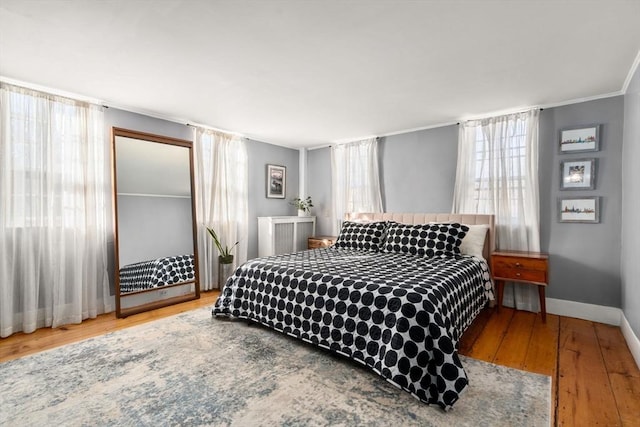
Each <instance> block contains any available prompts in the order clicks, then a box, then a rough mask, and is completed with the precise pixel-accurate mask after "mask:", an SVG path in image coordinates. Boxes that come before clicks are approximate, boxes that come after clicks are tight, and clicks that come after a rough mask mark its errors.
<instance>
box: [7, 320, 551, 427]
mask: <svg viewBox="0 0 640 427" xmlns="http://www.w3.org/2000/svg"><path fill="white" fill-rule="evenodd" d="M463 364H464V366H465V368H466V369H467V372H468V374H469V378H470V386H469V387H468V388H467V391H465V393H464V394H463V395H462V397H461V398H460V400H459V401H458V402H457V403H456V404H455V406H454V407H453V409H452V410H451V411H449V412H446V413H445V412H443V411H442V410H441V409H440V408H439V407H436V406H428V405H425V404H424V403H421V402H420V401H418V400H417V399H415V398H414V397H412V396H411V395H409V394H408V393H406V392H404V391H402V390H399V389H397V388H396V387H395V386H393V385H391V384H389V383H388V382H386V381H385V380H383V379H382V378H381V377H379V376H377V375H376V374H374V373H372V372H369V371H367V370H366V369H364V368H362V367H360V366H359V365H357V364H355V363H353V362H351V361H349V360H346V359H344V358H342V357H340V356H334V355H332V354H330V353H329V352H327V351H324V350H321V349H318V348H316V347H314V346H311V345H309V344H306V343H303V342H300V341H297V340H294V339H292V338H290V337H287V336H285V335H282V334H280V333H278V332H274V331H271V330H268V329H266V328H263V327H260V326H258V325H253V326H249V325H248V324H247V323H246V322H243V321H230V320H228V319H215V318H212V317H211V313H210V311H209V309H206V308H203V309H197V310H193V311H190V312H187V313H183V314H180V315H176V316H173V317H169V318H165V319H161V320H157V321H154V322H151V323H147V324H143V325H140V326H136V327H132V328H128V329H124V330H120V331H117V332H113V333H110V334H107V335H104V336H100V337H96V338H91V339H88V340H85V341H82V342H78V343H74V344H70V345H66V346H63V347H59V348H56V349H53V350H49V351H46V352H42V353H38V354H35V355H32V356H27V357H24V358H21V359H17V360H13V361H9V362H5V363H3V364H0V425H2V426H27V425H34V426H40V425H42V426H44V425H65V426H76V425H77V426H82V425H101V426H106V425H117V426H146V425H149V426H151V425H153V426H159V425H162V426H164V425H215V426H218V425H223V426H279V425H282V426H306V425H310V426H316V425H319V426H329V425H331V426H333V425H341V426H357V425H368V426H377V425H379V426H390V425H394V426H399V425H420V426H453V425H455V426H466V425H469V426H470V425H473V426H482V425H486V426H500V425H504V426H516V425H517V426H525V425H527V426H542V425H548V424H549V419H550V418H549V415H550V390H551V379H550V378H549V377H547V376H543V375H536V374H530V373H527V372H523V371H518V370H515V369H510V368H505V367H501V366H497V365H493V364H489V363H485V362H481V361H478V360H474V359H471V358H464V359H463Z"/></svg>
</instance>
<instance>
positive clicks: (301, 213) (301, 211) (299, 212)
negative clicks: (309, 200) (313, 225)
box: [298, 209, 310, 216]
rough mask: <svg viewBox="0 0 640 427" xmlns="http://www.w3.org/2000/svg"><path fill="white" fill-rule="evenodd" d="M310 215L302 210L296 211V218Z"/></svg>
mask: <svg viewBox="0 0 640 427" xmlns="http://www.w3.org/2000/svg"><path fill="white" fill-rule="evenodd" d="M309 215H310V213H309V212H308V211H305V210H304V209H298V216H309Z"/></svg>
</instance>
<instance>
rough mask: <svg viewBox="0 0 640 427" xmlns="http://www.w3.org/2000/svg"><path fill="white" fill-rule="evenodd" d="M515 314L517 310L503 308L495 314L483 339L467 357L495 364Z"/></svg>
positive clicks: (478, 341)
mask: <svg viewBox="0 0 640 427" xmlns="http://www.w3.org/2000/svg"><path fill="white" fill-rule="evenodd" d="M514 313H515V310H514V309H512V308H502V309H501V310H500V312H496V313H495V314H493V315H492V316H491V317H490V318H489V320H488V321H487V323H486V325H485V327H484V329H483V331H482V339H478V340H476V342H475V343H474V344H473V346H472V347H471V350H470V351H469V352H468V353H467V354H466V355H467V356H469V357H473V358H475V359H479V360H484V361H485V362H493V361H494V359H495V357H496V353H497V352H498V348H500V344H502V340H503V339H504V336H505V335H506V334H507V331H508V330H509V326H510V324H511V319H512V318H513V314H514Z"/></svg>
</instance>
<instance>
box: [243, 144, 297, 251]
mask: <svg viewBox="0 0 640 427" xmlns="http://www.w3.org/2000/svg"><path fill="white" fill-rule="evenodd" d="M247 156H248V158H249V207H248V208H249V241H248V242H247V243H248V244H247V259H252V258H255V257H257V256H258V217H259V216H279V215H297V211H296V209H295V208H294V207H293V206H291V205H290V204H289V202H290V201H291V199H293V198H294V197H296V196H298V182H299V180H298V176H299V169H298V164H299V152H298V150H294V149H291V148H284V147H279V146H277V145H271V144H267V143H264V142H259V141H254V140H247ZM267 165H278V166H285V167H286V168H287V175H286V188H285V198H284V199H268V198H267V181H266V174H267Z"/></svg>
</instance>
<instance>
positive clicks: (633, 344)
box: [620, 313, 640, 368]
mask: <svg viewBox="0 0 640 427" xmlns="http://www.w3.org/2000/svg"><path fill="white" fill-rule="evenodd" d="M620 317H621V319H620V330H621V331H622V335H623V336H624V339H625V340H626V341H627V346H628V347H629V350H630V351H631V355H632V356H633V358H634V359H635V360H636V365H638V368H640V339H638V337H637V336H636V334H634V333H633V329H631V325H630V324H629V321H628V320H627V318H626V317H625V315H624V313H622V315H621V316H620Z"/></svg>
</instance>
